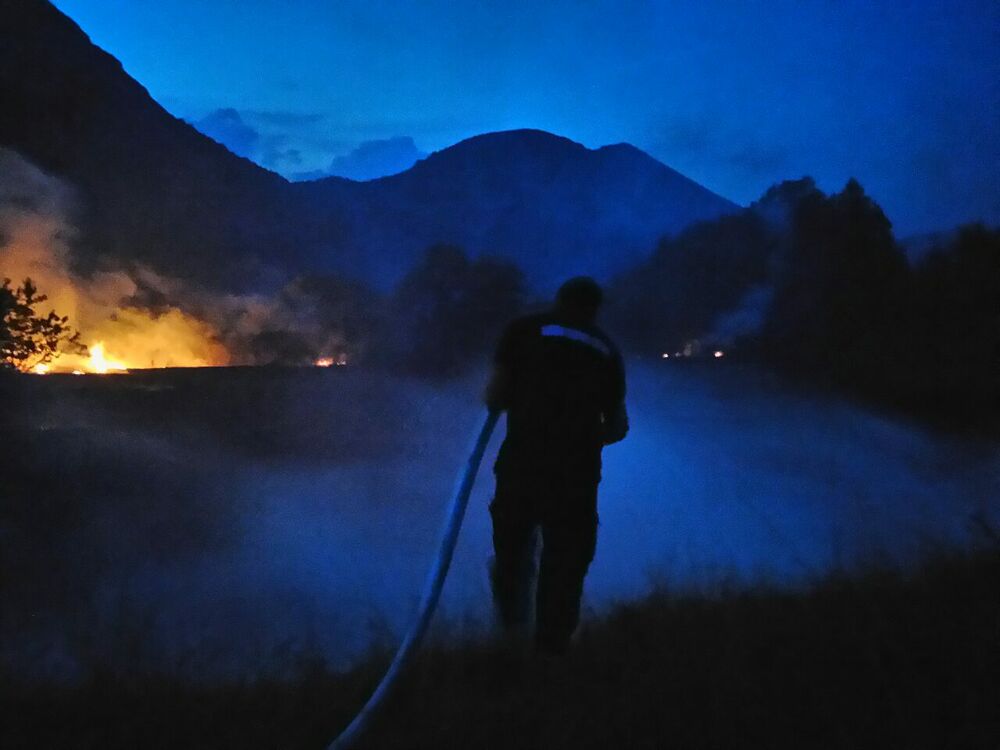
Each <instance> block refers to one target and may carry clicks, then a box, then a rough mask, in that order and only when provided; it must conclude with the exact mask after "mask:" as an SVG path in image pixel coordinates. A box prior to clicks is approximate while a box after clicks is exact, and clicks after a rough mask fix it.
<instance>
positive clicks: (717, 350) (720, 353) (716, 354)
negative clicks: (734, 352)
mask: <svg viewBox="0 0 1000 750" xmlns="http://www.w3.org/2000/svg"><path fill="white" fill-rule="evenodd" d="M714 356H715V358H716V359H719V358H720V357H725V356H726V353H725V352H724V351H722V350H721V349H716V351H715V355H714Z"/></svg>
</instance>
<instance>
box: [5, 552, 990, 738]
mask: <svg viewBox="0 0 1000 750" xmlns="http://www.w3.org/2000/svg"><path fill="white" fill-rule="evenodd" d="M998 586H1000V557H998V556H997V553H996V551H995V549H994V550H993V551H983V552H982V553H979V554H978V555H974V556H970V557H944V558H942V559H940V560H938V561H937V562H934V563H932V564H929V565H927V566H926V567H925V568H924V569H923V570H922V571H920V572H919V573H918V574H916V575H913V576H908V575H903V574H900V573H896V572H888V571H872V572H870V573H868V574H866V575H864V576H862V577H860V578H855V579H848V578H833V579H830V580H827V581H825V582H823V583H821V584H819V585H817V586H816V587H815V588H814V589H813V590H811V591H808V592H806V593H802V594H792V593H780V592H767V591H760V592H751V593H737V592H725V591H723V592H721V593H719V594H718V595H717V596H714V597H713V596H709V597H697V598H696V597H680V598H678V597H674V596H670V595H667V594H660V595H657V596H653V597H651V598H650V599H648V600H646V601H644V602H642V603H639V604H633V605H628V606H625V607H622V608H619V609H618V610H617V611H615V612H613V613H612V614H611V615H610V616H609V617H608V618H606V619H605V620H603V621H601V622H597V623H593V624H590V625H587V626H586V627H585V629H584V630H583V632H582V633H581V634H580V639H579V644H578V646H577V647H576V649H575V650H574V652H573V653H572V655H571V656H570V657H568V658H567V659H565V660H564V661H558V662H544V661H533V660H530V659H525V658H524V657H522V656H520V655H519V653H517V652H516V651H515V650H512V649H510V648H509V647H507V646H504V645H502V644H492V645H491V644H487V645H481V646H478V645H477V646H468V647H466V648H460V649H456V650H441V649H439V650H436V651H431V652H428V653H426V654H425V655H423V657H422V658H421V659H420V660H419V661H418V663H417V665H416V667H415V669H414V670H413V672H412V673H411V674H409V675H408V676H407V678H406V679H405V680H404V681H403V683H402V685H401V689H400V691H399V693H398V694H397V695H396V696H395V698H394V699H393V700H391V701H390V703H389V704H388V706H387V707H386V710H385V712H384V714H383V715H382V717H381V719H380V720H379V721H378V722H377V723H376V725H375V727H374V731H373V732H372V734H371V736H369V737H368V738H367V739H366V741H365V742H364V743H362V746H363V747H367V748H396V747H439V748H452V747H454V748H467V747H482V748H518V749H521V748H529V749H533V748H539V749H541V748H545V749H546V750H554V749H556V748H608V747H635V748H661V747H675V748H718V749H724V748H746V747H770V748H795V749H796V750H798V748H803V747H809V748H813V747H823V748H845V749H846V748H851V749H852V750H855V749H857V748H884V747H907V748H941V747H961V748H969V749H970V750H975V749H977V748H983V749H984V750H985V749H986V748H989V749H990V750H992V749H993V748H995V747H996V738H997V737H998V736H1000V718H998V715H997V713H996V710H995V708H996V705H997V704H998V703H1000V694H998V685H1000V683H998V681H997V679H996V676H997V674H1000V649H997V640H996V639H997V632H998V629H1000V599H998V598H997V597H996V595H995V594H996V590H997V587H998ZM384 664H385V661H384V657H381V658H373V659H372V660H371V661H369V662H368V663H366V664H364V665H362V666H361V667H359V668H358V669H357V670H355V671H354V672H352V673H350V674H347V675H336V674H332V673H330V672H328V671H327V670H326V669H325V668H324V667H323V666H322V664H321V663H318V662H315V661H312V660H309V659H304V660H303V661H302V663H301V665H300V677H299V678H298V679H297V680H294V681H291V682H276V681H267V680H262V681H259V682H255V683H240V684H233V685H192V684H189V683H185V682H182V681H178V680H174V679H169V678H160V677H149V678H145V679H142V678H137V679H135V680H131V681H129V682H122V681H119V680H116V679H114V678H111V677H110V676H108V675H102V674H95V675H94V676H93V677H92V678H91V679H90V680H88V681H85V682H84V683H83V684H81V685H78V686H75V687H52V686H38V687H34V688H18V687H15V686H13V685H11V683H9V682H8V683H5V684H4V686H3V688H0V690H2V692H0V701H2V704H3V706H2V708H3V713H4V716H5V720H4V722H3V724H2V725H0V744H3V746H4V747H5V748H12V749H13V748H28V747H49V748H58V747H74V748H91V747H93V748H97V747H100V748H119V747H121V748H124V747H147V748H159V747H164V748H166V747H199V748H219V747H249V748H253V747H261V748H264V747H283V748H316V747H323V746H324V745H325V743H326V742H328V741H329V740H330V739H331V738H332V737H333V736H334V735H335V734H336V733H337V732H338V731H339V730H340V729H341V728H342V727H343V726H345V725H346V723H347V722H348V721H349V720H350V718H351V717H352V716H353V714H354V712H355V711H356V710H357V709H358V708H359V707H360V706H361V704H362V703H363V701H364V700H365V698H366V697H367V694H368V691H369V690H370V689H371V687H372V685H373V684H374V683H375V682H376V681H377V680H378V678H379V677H380V675H381V670H382V668H383V667H384Z"/></svg>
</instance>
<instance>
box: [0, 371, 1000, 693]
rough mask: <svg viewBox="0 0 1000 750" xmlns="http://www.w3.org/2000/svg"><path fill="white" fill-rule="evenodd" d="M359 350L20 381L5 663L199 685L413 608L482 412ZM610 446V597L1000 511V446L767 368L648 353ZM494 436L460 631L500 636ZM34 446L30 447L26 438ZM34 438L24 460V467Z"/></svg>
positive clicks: (366, 632)
mask: <svg viewBox="0 0 1000 750" xmlns="http://www.w3.org/2000/svg"><path fill="white" fill-rule="evenodd" d="M483 377H484V376H483V375H482V374H479V375H476V376H475V377H471V378H468V379H465V380H462V381H459V382H457V383H455V384H452V385H450V386H448V387H437V386H432V385H429V384H427V383H426V382H420V381H415V380H408V379H403V378H394V377H389V376H386V375H384V374H375V373H373V372H371V371H365V370H362V369H356V370H351V368H341V369H335V370H321V369H308V370H275V371H270V370H244V371H240V370H228V371H221V370H220V371H214V372H213V371H187V372H184V373H178V372H165V373H147V374H136V375H134V376H132V377H131V378H122V379H102V378H70V377H62V378H59V377H57V378H19V379H16V381H11V382H10V383H6V382H5V384H4V387H5V388H10V392H8V393H7V394H5V395H6V396H8V398H7V399H5V400H6V403H8V404H13V405H14V406H13V407H9V408H7V409H6V410H5V413H4V424H3V429H4V432H5V434H6V435H7V436H9V437H10V440H9V441H8V442H9V445H10V446H11V447H10V449H9V450H8V452H6V453H5V454H4V457H3V460H4V461H5V462H6V464H5V468H4V471H3V475H4V477H5V483H6V490H7V491H6V493H5V498H6V500H5V503H4V506H3V510H2V515H0V533H2V535H3V539H4V544H3V545H2V547H0V565H2V569H3V570H4V571H5V576H4V579H3V582H2V587H3V588H2V591H0V596H2V599H3V602H4V607H3V608H2V616H0V617H2V619H0V630H2V632H0V636H2V637H0V642H2V643H3V651H2V653H0V658H2V667H3V670H4V671H6V672H7V673H8V674H10V675H21V676H24V675H30V676H36V677H45V676H48V677H60V678H66V677H74V676H79V675H82V674H86V673H87V672H88V671H89V670H91V669H95V668H98V667H110V668H111V669H113V670H116V671H120V672H124V673H134V672H147V671H154V672H169V673H177V674H181V675H185V676H189V677H192V678H197V679H213V678H217V677H221V676H226V675H229V676H232V675H255V674H261V673H276V674H282V673H287V672H289V671H292V670H294V669H295V668H296V665H298V664H299V663H300V661H301V657H303V656H316V655H319V656H322V657H324V658H327V659H329V660H330V661H331V662H332V663H333V664H346V663H348V662H350V661H351V660H352V659H354V658H356V657H357V656H358V655H359V654H362V653H363V652H364V650H365V649H366V648H367V647H368V646H369V645H371V644H372V643H373V642H374V643H381V644H388V643H391V642H393V640H394V638H395V637H397V636H398V635H399V634H400V633H401V631H402V629H403V628H404V627H405V625H406V623H407V622H408V619H409V617H410V616H411V615H412V613H413V611H414V608H415V606H416V603H417V599H418V596H419V593H420V590H421V585H422V580H423V576H424V574H425V572H426V568H427V565H428V564H429V561H430V559H431V557H432V555H433V553H434V548H435V545H436V543H437V534H438V530H439V524H440V522H441V520H442V518H443V514H444V511H445V503H446V502H447V498H448V496H449V494H450V491H451V488H452V486H453V481H454V478H455V475H456V472H457V471H458V469H459V467H460V466H461V463H462V461H463V459H464V453H465V450H466V449H467V447H468V446H467V444H466V440H467V439H468V438H471V432H472V430H473V429H474V427H475V425H476V422H477V413H478V412H479V410H480V409H481V407H480V405H479V403H478V394H479V390H480V387H481V385H482V380H483ZM630 412H631V416H632V432H631V434H630V435H629V437H628V438H627V439H626V441H624V442H623V443H621V444H619V445H615V446H612V447H610V448H608V449H607V450H606V452H605V471H604V475H605V479H604V482H603V484H602V488H601V505H600V513H601V532H600V534H601V535H600V541H599V544H598V552H597V557H596V559H595V562H594V566H593V568H592V571H591V575H590V577H589V578H588V582H587V594H586V605H587V607H588V612H589V613H591V614H592V613H593V612H594V611H595V610H596V611H600V610H602V609H603V608H605V607H606V606H607V605H608V604H610V603H611V602H613V601H616V600H620V599H627V598H631V597H634V596H637V595H639V594H641V593H643V592H644V591H646V590H648V588H649V587H650V586H651V585H653V584H654V583H657V582H659V583H663V582H666V583H668V584H669V585H671V586H674V587H679V588H686V587H700V586H708V587H709V588H711V587H712V586H714V585H717V584H718V582H719V581H721V580H730V581H733V580H735V581H748V582H752V581H755V580H759V579H765V580H771V581H774V582H777V583H779V584H781V585H789V586H794V585H798V584H800V583H802V582H805V581H808V580H811V579H813V578H815V577H817V576H820V575H822V574H824V573H825V572H826V571H829V570H830V569H831V568H835V567H838V566H842V567H845V568H851V567H853V566H855V565H865V564H867V563H870V562H872V561H880V560H888V561H896V562H901V563H906V562H908V561H912V560H914V559H916V558H918V557H919V556H921V555H922V554H925V553H926V552H928V551H929V550H932V549H933V548H934V546H935V545H937V544H950V543H968V542H969V540H970V538H974V527H975V520H974V519H976V518H984V519H986V520H987V521H988V522H992V523H993V524H994V525H996V524H997V523H1000V507H998V504H997V501H996V499H995V497H994V494H995V493H993V492H992V488H994V487H995V486H996V485H997V481H998V479H1000V462H998V458H997V454H996V451H995V446H994V445H992V444H988V443H975V442H966V441H961V440H957V439H950V438H945V437H939V436H934V435H933V434H931V433H928V432H924V431H922V430H920V429H918V428H915V427H913V426H912V425H908V424H906V423H902V422H897V421H894V420H890V419H886V418H884V417H879V416H876V415H873V414H870V413H866V412H864V411H862V410H860V409H858V408H856V407H853V406H850V405H849V404H847V403H844V402H835V401H821V400H818V399H816V398H815V397H809V396H806V395H796V394H795V393H793V392H790V391H789V388H788V386H787V384H786V383H783V382H778V381H775V380H773V379H771V378H770V377H768V376H765V375H763V374H761V373H760V372H758V371H755V370H744V369H739V368H732V367H728V366H727V365H725V364H724V362H720V363H718V364H716V363H706V365H705V366H704V367H701V369H694V368H690V367H685V366H683V365H682V366H671V365H667V364H664V365H663V366H662V367H658V368H656V369H652V368H650V367H647V366H636V365H633V366H632V367H631V374H630ZM497 444H498V439H496V438H495V439H494V441H493V444H492V447H491V451H490V453H489V454H488V455H487V460H486V463H485V464H484V470H483V472H482V474H481V476H480V479H479V482H478V484H477V487H476V490H475V493H474V495H473V498H472V502H471V507H470V512H469V515H468V518H467V521H466V526H465V528H464V529H463V534H462V538H461V541H460V544H459V549H458V551H457V554H456V559H455V563H454V567H453V572H452V574H451V577H450V579H449V581H448V584H447V586H446V591H445V597H444V600H443V604H442V612H441V615H440V618H441V623H443V624H442V625H441V631H440V632H439V635H440V636H442V637H447V638H450V639H453V638H455V637H459V636H461V635H462V634H469V635H473V634H480V633H483V632H485V631H486V630H488V627H489V622H490V604H489V595H488V586H487V579H486V562H487V559H488V556H489V539H490V536H489V519H488V514H487V511H486V505H487V503H488V500H489V497H490V494H491V491H492V481H491V479H492V478H491V476H490V472H489V466H490V465H491V461H492V456H493V455H495V450H496V447H497ZM10 451H13V452H10ZM12 457H14V460H13V461H11V459H12Z"/></svg>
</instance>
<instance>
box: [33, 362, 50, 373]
mask: <svg viewBox="0 0 1000 750" xmlns="http://www.w3.org/2000/svg"><path fill="white" fill-rule="evenodd" d="M31 371H32V372H33V373H35V375H45V374H46V373H47V372H48V371H49V366H48V365H41V364H39V365H35V366H34V367H32V368H31Z"/></svg>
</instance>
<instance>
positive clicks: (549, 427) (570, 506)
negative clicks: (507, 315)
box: [486, 277, 628, 653]
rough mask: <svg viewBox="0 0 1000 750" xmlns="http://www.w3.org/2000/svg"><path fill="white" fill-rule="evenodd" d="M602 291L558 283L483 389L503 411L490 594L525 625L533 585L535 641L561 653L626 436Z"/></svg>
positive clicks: (584, 282) (513, 331)
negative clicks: (614, 452) (601, 324)
mask: <svg viewBox="0 0 1000 750" xmlns="http://www.w3.org/2000/svg"><path fill="white" fill-rule="evenodd" d="M601 300H602V293H601V288H600V287H599V286H598V285H597V283H596V282H595V281H594V280H593V279H589V278H586V277H578V278H574V279H570V280H569V281H567V282H566V283H565V284H563V285H562V287H560V289H559V292H558V293H557V295H556V301H555V305H554V307H553V308H552V310H551V311H549V312H547V313H543V314H540V315H529V316H527V317H523V318H519V319H518V320H515V321H514V322H512V323H511V324H510V325H509V326H508V327H507V330H506V331H505V332H504V333H503V336H502V337H501V339H500V343H499V345H498V346H497V350H496V356H495V359H494V366H495V369H494V373H493V378H492V380H491V382H490V385H489V386H488V388H487V391H486V402H487V405H488V406H489V407H490V408H491V409H494V410H506V411H507V436H506V439H505V440H504V442H503V445H502V446H501V448H500V455H499V456H498V458H497V462H496V465H495V467H494V471H495V473H496V478H497V485H496V495H495V496H494V499H493V502H492V503H491V504H490V514H491V515H492V516H493V549H494V555H495V557H494V560H493V565H492V569H491V579H492V584H493V598H494V602H495V604H496V608H497V613H498V616H499V619H500V622H501V624H502V625H503V626H504V627H505V628H506V629H510V630H512V629H517V628H518V627H519V626H521V625H524V624H526V623H527V619H528V613H529V609H530V594H531V586H532V583H533V580H534V578H535V539H536V536H535V532H536V529H540V530H541V539H542V554H541V563H540V570H539V571H538V581H537V591H536V595H535V613H536V616H535V645H536V648H537V649H538V650H539V651H542V652H547V653H563V652H565V651H566V649H567V647H568V646H569V640H570V637H571V636H572V634H573V631H574V630H575V629H576V626H577V622H578V620H579V617H580V597H581V595H582V593H583V579H584V577H585V576H586V574H587V568H588V567H589V566H590V562H591V560H593V558H594V549H595V545H596V542H597V485H598V482H600V480H601V449H602V448H603V446H605V445H608V444H609V443H614V442H617V441H619V440H621V439H622V438H624V437H625V433H626V432H627V431H628V419H627V417H626V413H625V369H624V365H623V363H622V358H621V355H620V354H619V352H618V350H617V348H616V347H615V345H614V344H613V343H612V342H611V339H609V338H608V337H607V336H606V335H605V334H604V332H603V331H601V329H599V328H598V327H597V326H596V325H595V318H596V316H597V311H598V309H599V308H600V306H601Z"/></svg>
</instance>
